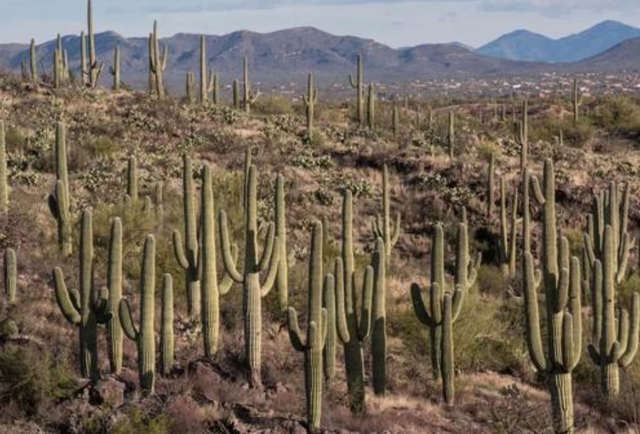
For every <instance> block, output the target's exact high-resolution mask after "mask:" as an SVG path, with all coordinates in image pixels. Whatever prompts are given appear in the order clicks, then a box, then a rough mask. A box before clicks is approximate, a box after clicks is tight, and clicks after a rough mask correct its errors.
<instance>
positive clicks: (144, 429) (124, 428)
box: [111, 410, 170, 434]
mask: <svg viewBox="0 0 640 434" xmlns="http://www.w3.org/2000/svg"><path fill="white" fill-rule="evenodd" d="M169 427H170V421H169V418H167V417H166V416H158V417H145V416H144V415H143V414H142V413H141V412H140V411H139V410H133V411H132V412H131V414H130V415H129V416H128V418H127V419H123V420H121V421H119V422H117V423H116V424H115V425H114V426H113V429H112V430H111V434H169V432H170V431H169Z"/></svg>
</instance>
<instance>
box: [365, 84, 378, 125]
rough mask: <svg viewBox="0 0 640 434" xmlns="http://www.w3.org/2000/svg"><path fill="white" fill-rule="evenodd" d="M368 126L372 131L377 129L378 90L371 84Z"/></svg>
mask: <svg viewBox="0 0 640 434" xmlns="http://www.w3.org/2000/svg"><path fill="white" fill-rule="evenodd" d="M367 126H368V127H369V129H370V130H373V129H375V127H376V88H375V85H374V84H373V83H369V94H368V98H367Z"/></svg>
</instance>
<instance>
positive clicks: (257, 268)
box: [220, 166, 281, 387]
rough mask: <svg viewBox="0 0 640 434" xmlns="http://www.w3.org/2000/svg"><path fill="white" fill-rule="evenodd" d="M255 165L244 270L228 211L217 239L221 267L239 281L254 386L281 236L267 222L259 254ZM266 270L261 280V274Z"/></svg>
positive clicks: (222, 217)
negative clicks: (264, 306)
mask: <svg viewBox="0 0 640 434" xmlns="http://www.w3.org/2000/svg"><path fill="white" fill-rule="evenodd" d="M257 177H258V176H257V170H256V167H255V166H251V168H250V169H249V177H248V185H247V193H246V194H247V198H248V199H247V207H246V208H245V217H244V225H245V243H246V244H245V250H244V251H245V261H244V271H243V273H240V272H238V269H237V268H236V261H235V260H234V258H233V254H232V248H231V243H230V242H229V230H228V225H227V215H226V213H225V212H224V211H223V210H221V211H220V239H221V244H222V257H223V262H224V268H225V270H226V272H227V273H228V274H229V275H230V276H231V278H232V279H233V280H234V281H235V282H236V283H240V284H242V287H243V313H244V341H245V355H246V360H247V362H248V365H249V369H250V383H251V385H252V386H254V387H260V386H261V384H262V375H261V363H262V297H265V296H266V295H267V294H268V293H269V291H270V290H271V288H272V287H273V285H274V283H275V280H276V276H277V274H278V261H279V258H280V251H281V249H279V248H277V246H279V245H280V240H279V239H278V238H277V237H276V236H275V225H274V224H273V223H270V224H269V229H268V232H267V236H266V242H265V243H263V246H264V248H263V249H262V254H261V255H260V256H258V187H257V183H258V180H257ZM262 273H266V278H265V280H264V283H261V282H260V274H262Z"/></svg>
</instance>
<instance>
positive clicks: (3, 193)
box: [0, 120, 9, 214]
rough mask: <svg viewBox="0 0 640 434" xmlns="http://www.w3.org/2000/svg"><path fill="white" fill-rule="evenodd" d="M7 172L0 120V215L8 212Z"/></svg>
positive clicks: (5, 148)
mask: <svg viewBox="0 0 640 434" xmlns="http://www.w3.org/2000/svg"><path fill="white" fill-rule="evenodd" d="M8 173H9V171H8V170H7V142H6V140H5V130H4V121H2V120H0V213H2V214H6V213H7V212H8V211H9V180H8Z"/></svg>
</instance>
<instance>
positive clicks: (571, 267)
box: [523, 160, 582, 434]
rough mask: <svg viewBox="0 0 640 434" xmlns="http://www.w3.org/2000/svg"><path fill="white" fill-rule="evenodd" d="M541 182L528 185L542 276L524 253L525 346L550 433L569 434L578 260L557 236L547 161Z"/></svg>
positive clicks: (577, 351)
mask: <svg viewBox="0 0 640 434" xmlns="http://www.w3.org/2000/svg"><path fill="white" fill-rule="evenodd" d="M543 179H544V180H543V183H544V186H543V188H542V189H541V188H540V185H539V183H538V180H537V178H532V181H533V182H532V184H531V185H532V187H533V188H532V190H533V196H534V198H535V200H536V202H537V203H538V204H539V205H540V206H542V220H543V227H542V273H540V271H536V270H534V263H533V255H532V254H531V252H530V251H528V250H526V249H525V251H524V272H523V277H524V279H523V280H524V287H525V294H524V307H525V320H526V330H527V346H528V349H529V356H530V357H531V361H532V362H533V364H534V366H535V367H536V369H537V370H538V371H539V372H540V373H542V374H544V375H545V376H546V377H547V379H548V387H549V392H550V394H551V406H552V413H553V424H554V430H555V432H556V433H558V434H560V433H569V434H572V433H573V432H574V430H575V427H574V411H573V391H572V375H571V373H572V371H573V369H574V368H575V367H576V365H577V364H578V361H579V360H580V355H581V353H582V320H581V308H582V307H581V294H580V292H581V291H580V284H581V282H580V261H579V260H578V258H576V257H572V258H569V255H570V253H569V241H568V240H567V238H566V237H559V236H558V232H557V225H556V206H555V194H556V191H555V175H554V169H553V162H552V161H551V160H546V161H545V163H544V175H543ZM524 206H525V207H527V208H528V207H529V203H527V202H526V201H525V203H524ZM525 213H528V211H526V212H525ZM527 230H530V229H529V228H528V229H527ZM525 237H528V235H527V234H525ZM541 283H542V285H543V288H544V291H545V308H546V311H547V312H546V323H547V327H548V330H547V333H546V336H547V338H546V340H547V342H546V346H547V349H548V350H547V354H545V351H544V346H543V344H542V333H541V330H540V328H541V326H540V324H539V314H538V295H537V288H538V286H539V285H540V284H541Z"/></svg>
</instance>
